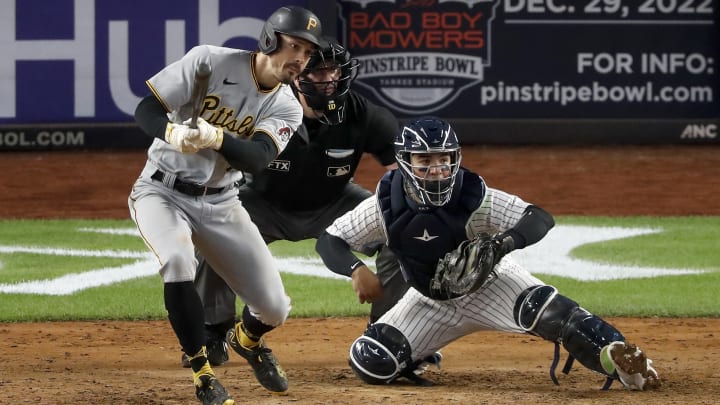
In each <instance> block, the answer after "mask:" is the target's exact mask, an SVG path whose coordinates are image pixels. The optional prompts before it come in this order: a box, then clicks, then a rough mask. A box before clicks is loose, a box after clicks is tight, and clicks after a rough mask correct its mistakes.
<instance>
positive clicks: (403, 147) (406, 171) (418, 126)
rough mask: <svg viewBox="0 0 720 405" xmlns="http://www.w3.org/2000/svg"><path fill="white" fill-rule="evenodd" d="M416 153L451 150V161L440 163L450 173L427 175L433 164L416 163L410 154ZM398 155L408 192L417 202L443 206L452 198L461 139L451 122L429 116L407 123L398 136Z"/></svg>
mask: <svg viewBox="0 0 720 405" xmlns="http://www.w3.org/2000/svg"><path fill="white" fill-rule="evenodd" d="M416 153H418V154H428V153H431V154H435V153H442V154H449V156H450V163H449V164H448V165H442V166H440V169H443V172H445V171H448V172H449V174H448V176H447V177H444V178H442V179H428V178H427V177H426V176H427V174H428V173H429V172H430V169H431V167H432V166H414V167H413V164H412V159H411V155H412V154H416ZM395 158H396V159H397V162H398V165H399V168H400V173H401V174H402V176H403V179H404V180H405V186H406V188H407V191H408V194H409V195H410V197H411V198H413V199H414V200H415V201H416V202H417V203H418V204H421V205H432V206H443V205H445V204H446V203H447V202H448V201H450V197H451V196H452V190H453V186H454V185H455V177H456V175H457V173H458V169H459V168H460V160H461V158H462V156H461V153H460V143H459V142H458V139H457V136H456V135H455V131H454V130H453V129H452V127H451V126H450V124H449V123H448V122H446V121H444V120H441V119H439V118H433V117H428V118H421V119H418V120H416V121H413V122H411V123H410V124H407V125H405V127H403V129H402V131H401V132H400V134H399V135H398V136H397V137H396V138H395ZM419 173H422V174H419Z"/></svg>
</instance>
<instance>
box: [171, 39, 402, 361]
mask: <svg viewBox="0 0 720 405" xmlns="http://www.w3.org/2000/svg"><path fill="white" fill-rule="evenodd" d="M325 40H326V42H325V43H321V47H320V49H319V51H318V52H317V53H316V54H314V55H313V56H312V57H311V58H310V61H309V62H308V64H307V66H306V68H305V70H304V71H303V72H302V73H301V74H300V75H299V76H298V78H297V79H295V81H294V82H293V86H292V87H293V91H294V92H295V95H296V96H297V98H298V100H299V101H300V104H301V105H302V107H303V115H304V117H303V123H302V125H301V126H300V127H299V128H298V130H297V131H296V132H295V134H294V135H293V136H292V137H291V138H290V142H289V144H288V145H287V147H286V148H285V150H284V151H283V152H282V153H281V154H280V155H279V156H278V157H277V158H276V159H275V160H273V161H272V162H270V164H269V165H268V166H267V168H266V169H264V170H263V171H262V172H260V173H254V174H253V175H252V176H247V178H248V179H249V180H248V182H247V183H246V184H244V185H243V186H242V187H240V191H239V198H240V200H241V201H242V204H243V206H244V207H245V209H246V210H247V211H248V213H249V214H250V217H251V218H252V220H253V222H254V223H255V224H256V225H257V227H258V228H259V229H260V233H261V234H262V236H263V238H264V239H265V242H266V243H268V244H269V243H271V242H274V241H276V240H289V241H300V240H305V239H311V238H317V237H318V236H319V235H320V234H321V233H322V232H323V231H324V230H325V228H327V227H328V225H330V224H331V223H332V222H333V221H334V220H335V219H336V218H337V217H339V216H341V215H343V214H344V213H345V212H347V211H349V210H351V209H353V208H354V207H355V206H356V205H357V204H359V203H360V202H361V201H362V200H364V199H366V198H367V197H368V196H370V195H372V192H370V191H368V190H366V189H364V188H363V187H361V186H359V185H358V184H355V183H354V182H353V175H354V173H355V170H356V169H357V167H358V164H359V163H360V159H361V157H362V155H363V153H365V152H367V153H371V154H372V155H374V156H375V158H376V159H377V160H378V161H379V162H380V163H381V164H382V165H384V166H385V167H386V168H387V169H388V170H389V169H394V168H396V167H397V164H396V162H395V151H394V147H393V142H394V138H395V136H396V134H397V133H398V131H399V124H398V122H397V120H396V118H395V117H394V116H393V115H392V113H391V112H390V111H389V110H387V109H386V108H384V107H381V106H378V105H375V104H373V103H372V102H370V101H369V100H367V99H366V98H365V97H363V96H361V95H360V94H358V93H356V92H354V91H353V90H351V89H350V84H351V83H352V81H353V80H354V78H355V76H356V75H357V67H358V61H357V59H352V58H350V55H349V53H348V52H347V50H346V49H345V48H344V47H343V46H341V45H340V44H339V43H338V42H337V41H336V40H334V39H331V38H325ZM238 232H242V231H241V230H238ZM198 262H199V264H198V269H197V274H196V278H195V286H196V287H197V289H198V292H199V294H200V297H201V298H202V301H203V305H204V307H205V320H206V325H205V332H206V338H207V352H208V360H209V361H210V364H211V365H213V366H217V365H220V364H223V363H224V362H226V361H227V360H228V352H227V345H226V342H225V334H226V332H227V331H228V329H231V328H232V327H233V325H234V324H235V318H236V313H235V293H234V292H233V291H232V290H231V289H230V288H229V287H228V286H227V285H226V284H225V282H224V281H223V280H222V279H221V278H220V277H219V276H218V275H217V274H216V273H215V272H214V271H213V269H212V268H211V267H210V266H209V265H208V264H207V262H206V261H205V260H204V259H203V258H202V257H198ZM376 264H377V269H378V270H377V273H378V276H379V278H380V282H381V283H382V286H380V285H379V284H378V285H376V290H375V292H374V294H369V295H368V296H359V297H358V298H359V301H360V302H361V303H362V302H365V301H367V302H372V308H371V315H370V321H371V322H374V321H375V320H376V319H378V318H379V317H380V316H381V315H382V314H383V313H384V312H385V311H387V310H388V309H389V308H390V307H392V305H394V303H395V302H397V301H398V300H399V299H400V297H402V295H403V294H404V292H405V290H406V289H407V286H406V285H405V283H404V282H403V279H402V276H401V275H400V272H399V266H398V264H397V261H396V259H395V257H394V256H393V255H392V254H391V253H390V252H389V250H388V249H382V250H380V253H379V254H378V257H377V260H376ZM356 273H359V272H356ZM379 297H382V298H379ZM183 366H184V367H187V366H189V363H188V362H187V360H186V359H185V356H184V355H183Z"/></svg>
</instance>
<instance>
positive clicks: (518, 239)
mask: <svg viewBox="0 0 720 405" xmlns="http://www.w3.org/2000/svg"><path fill="white" fill-rule="evenodd" d="M553 226H555V220H554V219H553V217H552V215H550V213H548V212H547V211H545V210H544V209H542V208H540V207H538V206H535V205H529V206H528V207H527V208H526V209H525V212H524V213H523V216H522V217H521V218H520V220H519V221H518V223H517V224H515V226H513V227H512V228H510V229H508V230H507V231H505V232H503V233H502V234H501V235H500V238H499V239H503V237H505V236H507V235H510V236H511V237H512V238H513V241H514V242H515V249H522V248H524V247H525V246H529V245H532V244H533V243H536V242H538V241H539V240H540V239H542V238H543V237H544V236H545V235H546V234H547V233H548V231H549V230H550V229H551V228H552V227H553Z"/></svg>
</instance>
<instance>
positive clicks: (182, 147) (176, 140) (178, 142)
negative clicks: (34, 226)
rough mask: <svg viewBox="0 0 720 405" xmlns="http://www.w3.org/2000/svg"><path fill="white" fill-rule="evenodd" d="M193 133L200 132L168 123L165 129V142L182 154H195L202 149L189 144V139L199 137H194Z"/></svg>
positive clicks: (185, 126)
mask: <svg viewBox="0 0 720 405" xmlns="http://www.w3.org/2000/svg"><path fill="white" fill-rule="evenodd" d="M193 132H198V130H197V129H192V128H190V127H188V126H187V125H182V124H175V123H172V122H168V124H167V126H166V127H165V142H167V143H169V144H170V145H172V146H174V147H175V148H176V149H177V150H179V151H180V152H182V153H195V152H197V151H198V150H199V149H200V148H198V147H197V146H195V145H194V144H192V143H190V142H188V139H190V138H192V137H193V136H195V137H196V136H197V135H194V134H193Z"/></svg>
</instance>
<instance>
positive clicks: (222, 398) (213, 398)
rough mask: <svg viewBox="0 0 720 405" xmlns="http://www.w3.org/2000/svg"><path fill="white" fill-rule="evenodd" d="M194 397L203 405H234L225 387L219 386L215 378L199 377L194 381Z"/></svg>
mask: <svg viewBox="0 0 720 405" xmlns="http://www.w3.org/2000/svg"><path fill="white" fill-rule="evenodd" d="M195 395H197V398H198V399H199V400H200V402H202V403H203V405H234V404H235V400H233V399H232V398H231V397H230V395H229V394H228V393H227V391H226V390H225V387H223V386H222V384H220V381H218V379H217V378H215V376H212V375H208V374H205V375H201V376H200V377H198V379H197V380H195Z"/></svg>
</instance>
